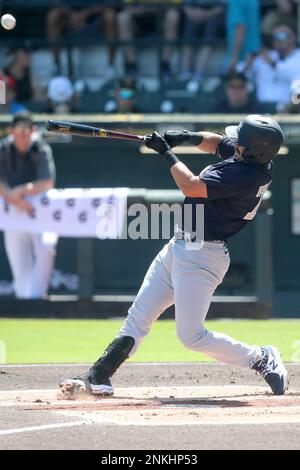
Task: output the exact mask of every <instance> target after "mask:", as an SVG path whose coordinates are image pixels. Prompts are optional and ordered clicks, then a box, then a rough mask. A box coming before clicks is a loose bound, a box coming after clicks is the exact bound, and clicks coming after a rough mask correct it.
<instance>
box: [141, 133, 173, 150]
mask: <svg viewBox="0 0 300 470" xmlns="http://www.w3.org/2000/svg"><path fill="white" fill-rule="evenodd" d="M144 142H145V145H146V147H148V148H149V149H152V150H155V152H158V153H160V154H161V155H164V154H165V153H166V152H168V151H169V150H171V147H170V145H169V144H168V142H167V141H166V140H165V139H164V138H163V136H162V135H160V134H159V133H158V132H153V133H152V134H147V135H145V137H144Z"/></svg>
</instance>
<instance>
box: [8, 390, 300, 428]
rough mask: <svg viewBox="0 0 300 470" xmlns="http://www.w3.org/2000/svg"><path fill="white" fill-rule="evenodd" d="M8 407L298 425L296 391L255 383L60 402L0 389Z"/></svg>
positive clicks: (171, 420)
mask: <svg viewBox="0 0 300 470" xmlns="http://www.w3.org/2000/svg"><path fill="white" fill-rule="evenodd" d="M9 406H14V407H21V408H22V409H26V410H31V411H32V412H33V413H34V412H35V411H36V410H45V411H46V410H48V411H49V412H51V413H59V414H60V415H65V416H72V417H78V418H79V419H83V420H85V421H90V422H93V423H99V424H101V423H110V424H115V425H124V426H126V425H135V426H139V425H147V426H149V425H151V426H152V425H153V426H167V425H169V426H174V425H199V424H201V425H204V424H205V425H213V424H218V425H220V424H247V423H249V424H254V423H255V424H268V423H270V424H271V423H300V394H299V393H293V392H292V391H289V392H288V393H287V394H286V395H284V396H274V395H272V394H271V393H270V392H269V389H268V388H266V387H255V386H236V385H228V386H207V387H205V386H203V387H192V386H188V387H128V388H117V389H116V390H115V396H114V397H106V398H98V399H97V398H96V397H94V396H89V397H84V399H81V400H76V401H62V400H58V399H57V390H14V391H0V408H1V407H9Z"/></svg>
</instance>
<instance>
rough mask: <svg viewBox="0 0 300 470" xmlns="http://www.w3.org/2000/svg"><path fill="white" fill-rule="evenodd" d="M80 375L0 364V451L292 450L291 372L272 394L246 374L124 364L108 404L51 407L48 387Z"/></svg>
mask: <svg viewBox="0 0 300 470" xmlns="http://www.w3.org/2000/svg"><path fill="white" fill-rule="evenodd" d="M84 369H85V366H84V365H80V366H74V365H65V366H61V365H58V366H55V365H49V366H0V381H1V391H0V415H1V428H0V448H1V449H98V450H102V449H106V450H117V449H118V450H121V449H126V450H128V449H147V450H149V449H159V450H161V449H165V450H166V449H169V450H170V449H174V450H176V449H184V450H188V449H229V448H230V449H246V448H247V449H292V448H297V449H299V448H300V365H289V366H288V369H289V374H290V388H289V391H288V392H287V393H286V395H285V396H281V397H276V396H273V395H272V394H271V393H270V391H269V389H268V387H266V386H265V382H264V381H262V380H261V379H260V378H259V377H256V376H255V373H253V371H250V370H244V369H242V370H241V369H237V368H232V367H228V366H223V365H215V364H130V363H128V364H126V365H124V366H123V367H122V368H121V369H120V371H119V372H118V373H117V374H116V376H115V380H114V385H115V388H116V390H115V392H116V393H115V397H112V398H102V399H95V398H94V397H83V399H82V400H76V401H62V400H58V399H57V388H56V386H55V385H56V383H57V382H58V381H59V380H60V379H61V378H64V377H69V376H72V375H73V374H74V373H78V372H79V371H82V370H84Z"/></svg>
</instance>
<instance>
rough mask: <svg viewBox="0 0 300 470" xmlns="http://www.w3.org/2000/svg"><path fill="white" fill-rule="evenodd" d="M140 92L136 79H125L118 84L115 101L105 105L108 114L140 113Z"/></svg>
mask: <svg viewBox="0 0 300 470" xmlns="http://www.w3.org/2000/svg"><path fill="white" fill-rule="evenodd" d="M138 98H139V90H138V87H137V82H136V80H135V79H133V78H130V77H127V78H126V77H125V78H122V79H121V80H119V81H118V82H117V83H116V87H115V92H114V99H111V100H108V101H107V102H106V104H105V111H106V112H107V113H139V112H140V110H139V108H138V105H137V102H138Z"/></svg>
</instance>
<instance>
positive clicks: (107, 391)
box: [59, 373, 114, 400]
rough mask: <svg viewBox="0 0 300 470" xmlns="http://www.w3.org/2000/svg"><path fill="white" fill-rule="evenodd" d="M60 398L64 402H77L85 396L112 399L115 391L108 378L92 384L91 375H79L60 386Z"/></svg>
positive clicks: (64, 381)
mask: <svg viewBox="0 0 300 470" xmlns="http://www.w3.org/2000/svg"><path fill="white" fill-rule="evenodd" d="M59 387H60V393H59V398H60V399H62V400H77V399H80V398H81V399H82V398H84V395H95V396H102V397H111V396H112V395H113V394H114V389H113V387H112V385H111V383H110V380H109V379H108V378H106V379H104V380H102V381H101V383H98V384H95V383H92V382H91V377H90V373H86V374H82V375H78V376H77V377H73V378H71V379H65V380H63V381H62V382H60V384H59Z"/></svg>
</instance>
